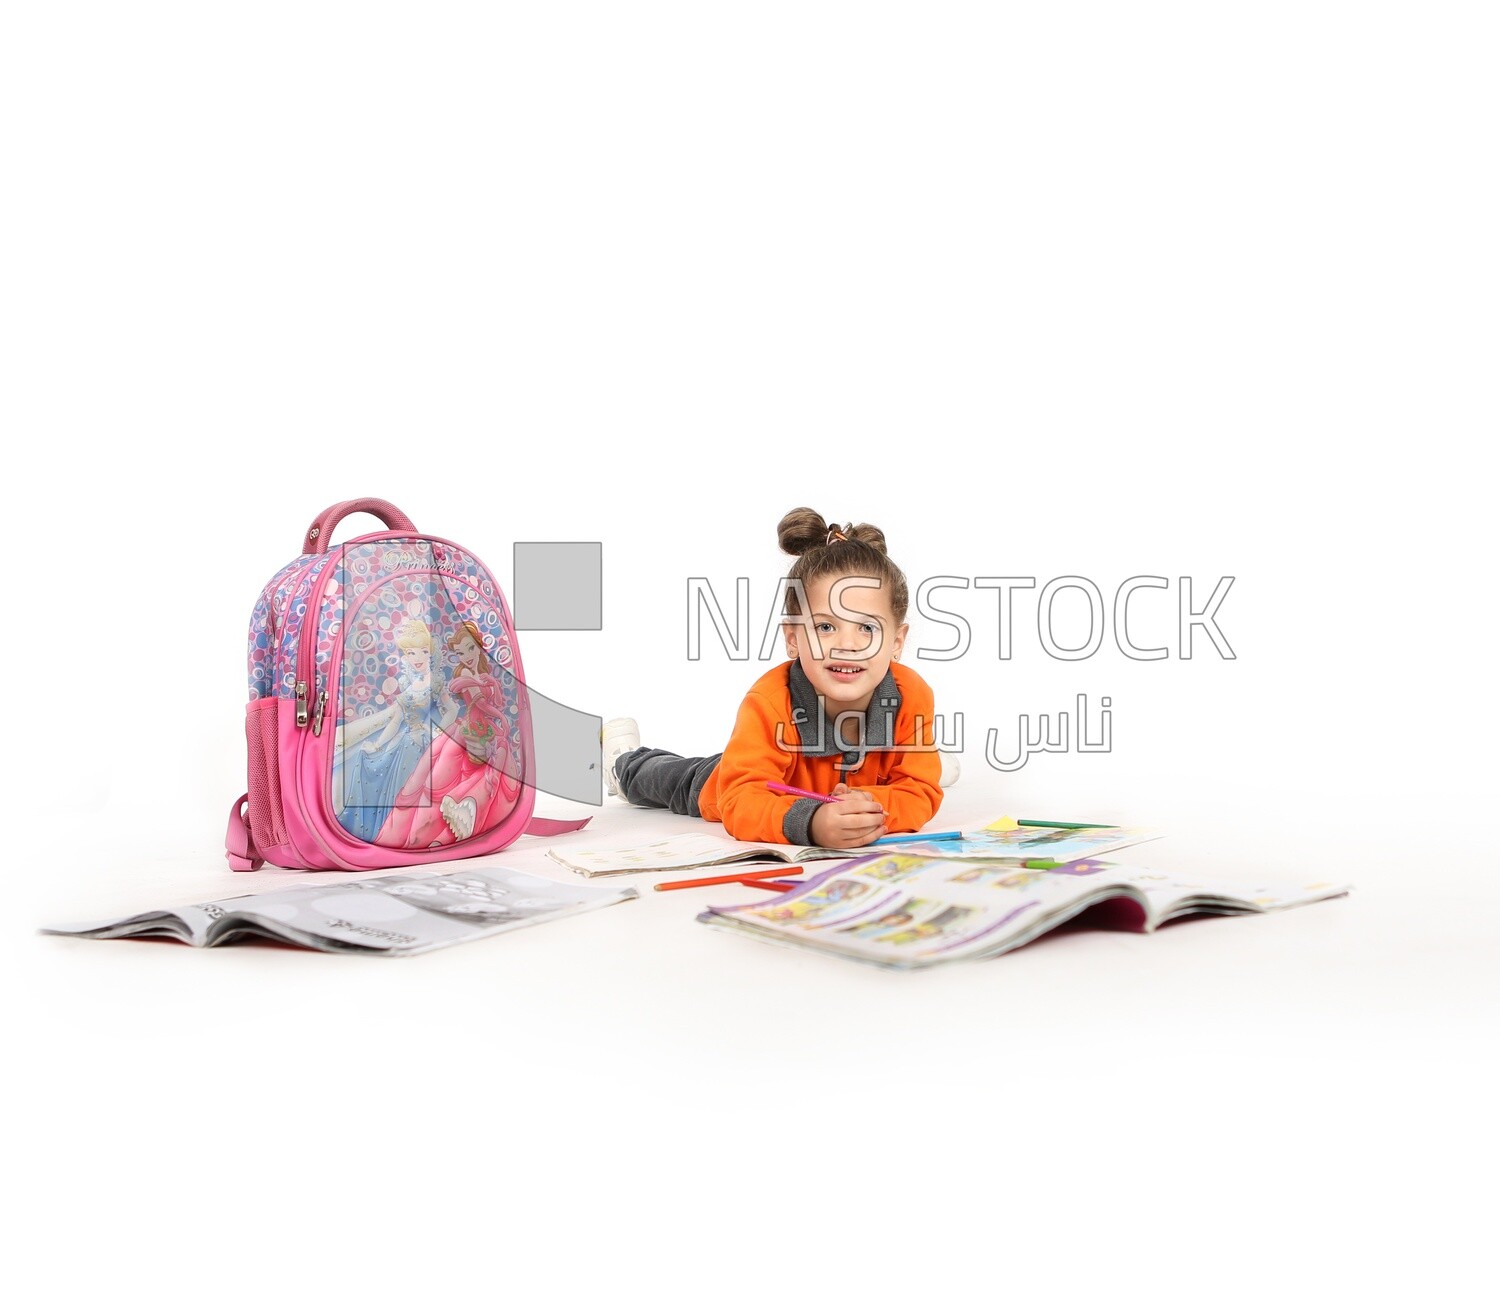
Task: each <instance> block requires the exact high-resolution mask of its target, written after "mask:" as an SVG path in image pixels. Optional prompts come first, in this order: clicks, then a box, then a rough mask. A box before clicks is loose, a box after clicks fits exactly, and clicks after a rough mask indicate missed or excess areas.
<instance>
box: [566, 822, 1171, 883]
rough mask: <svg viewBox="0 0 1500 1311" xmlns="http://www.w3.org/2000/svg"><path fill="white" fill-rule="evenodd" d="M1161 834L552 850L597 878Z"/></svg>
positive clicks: (1060, 856) (1069, 844)
mask: <svg viewBox="0 0 1500 1311" xmlns="http://www.w3.org/2000/svg"><path fill="white" fill-rule="evenodd" d="M1160 836H1161V834H1159V833H1155V832H1152V831H1151V830H1149V829H1143V828H1090V829H1067V828H1016V829H1011V830H1009V831H1006V832H996V831H995V830H993V829H979V830H977V831H975V832H973V833H965V834H964V835H963V837H961V838H959V839H956V840H952V839H950V840H949V841H946V842H931V841H928V840H926V839H924V838H923V837H922V835H921V834H920V833H913V834H911V835H910V837H909V839H907V840H903V841H901V842H884V843H881V845H880V846H879V847H875V848H872V847H851V848H845V849H842V850H839V849H835V848H831V847H793V846H785V845H781V844H779V843H774V842H773V843H751V842H736V841H735V840H734V839H733V838H726V837H725V836H724V834H723V833H722V832H707V833H681V834H677V835H675V836H673V837H670V838H663V839H662V840H661V841H660V842H650V843H646V844H645V845H644V846H638V847H596V846H593V845H591V844H590V843H587V842H585V843H580V844H578V845H572V846H566V847H553V848H551V849H550V850H549V851H548V852H547V854H548V855H549V856H550V857H551V858H552V859H553V860H555V861H556V862H557V863H558V864H559V865H562V866H565V867H566V868H568V869H570V870H572V871H573V872H574V873H576V874H583V875H586V876H587V877H589V878H593V877H595V876H596V875H600V874H641V873H648V872H654V871H656V870H669V869H696V868H698V867H700V866H704V865H728V864H731V863H732V862H734V861H737V860H755V861H768V860H779V861H783V862H785V863H786V864H788V865H801V864H803V863H804V862H805V861H809V860H836V859H838V858H839V857H841V856H842V857H848V856H868V855H870V854H872V852H874V851H881V852H906V853H909V854H912V855H922V856H932V857H935V858H939V859H943V860H956V859H963V860H1002V861H1010V862H1012V863H1014V862H1017V861H1022V860H1028V859H1037V858H1045V859H1050V860H1058V861H1064V860H1077V859H1078V858H1079V857H1081V856H1098V855H1102V854H1103V853H1104V852H1106V851H1117V850H1119V849H1120V848H1121V847H1129V846H1133V845H1135V844H1136V843H1137V842H1149V841H1151V840H1152V839H1153V838H1157V837H1160Z"/></svg>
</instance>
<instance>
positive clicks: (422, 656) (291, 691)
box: [224, 499, 588, 870]
mask: <svg viewBox="0 0 1500 1311" xmlns="http://www.w3.org/2000/svg"><path fill="white" fill-rule="evenodd" d="M359 512H365V513H369V514H373V515H375V516H376V517H377V518H378V519H380V520H381V521H382V522H384V523H385V525H386V527H387V528H389V529H390V531H389V532H381V533H370V534H368V535H367V536H364V537H356V538H354V539H352V540H351V541H347V542H342V543H340V544H339V545H338V546H336V547H335V546H332V545H331V542H332V538H333V532H334V529H335V528H336V527H337V526H338V523H339V521H340V520H341V519H343V518H344V517H345V516H346V515H350V514H355V513H359ZM249 663H250V704H249V706H248V707H247V708H246V712H245V737H246V739H247V742H248V745H249V748H250V770H249V774H250V790H249V792H248V793H246V794H245V795H244V796H242V797H241V798H240V799H239V800H238V801H236V802H235V803H234V808H233V810H232V811H231V812H230V815H229V831H228V833H227V834H226V836H225V839H224V845H225V848H226V854H227V855H228V857H229V865H230V868H231V869H236V870H255V869H259V868H260V867H261V865H262V864H263V863H264V862H266V861H270V862H271V863H272V864H273V865H280V866H281V867H282V868H284V869H350V870H365V869H383V868H386V867H389V866H395V865H417V864H424V863H426V862H428V861H434V860H461V859H464V858H466V857H469V856H484V855H488V854H489V853H490V852H492V851H498V850H499V849H500V848H502V847H504V846H506V845H507V844H509V843H510V842H512V841H514V840H515V839H516V838H517V837H518V836H520V835H521V834H522V833H536V834H543V835H553V834H557V833H566V832H571V831H572V830H574V829H579V828H582V827H583V825H584V824H586V823H588V820H587V819H583V820H546V819H533V818H532V814H531V810H532V804H533V801H534V799H535V789H534V787H533V786H532V780H533V766H534V751H533V745H532V738H531V713H530V707H529V703H528V700H527V692H526V685H525V683H524V682H523V680H522V673H521V653H520V650H519V649H518V647H517V644H516V634H515V629H514V627H513V625H512V623H511V617H510V609H509V607H508V606H507V605H506V604H505V597H504V595H503V594H502V593H501V591H500V588H499V586H498V585H497V584H496V582H495V580H494V578H493V576H492V575H491V574H490V572H489V570H488V569H486V568H485V567H484V565H483V564H481V563H480V562H479V560H478V559H477V558H476V557H475V556H473V555H471V554H470V553H469V552H468V551H466V550H464V549H463V547H461V546H458V545H456V544H455V543H453V542H450V541H446V540H445V539H443V538H441V537H428V536H426V535H423V534H419V533H418V532H417V530H416V528H415V526H414V525H413V524H412V522H411V520H410V519H408V518H407V517H406V516H405V515H404V514H402V513H401V511H400V510H398V509H397V508H396V507H395V506H394V505H392V504H391V503H390V502H389V501H381V500H374V499H364V500H358V501H344V502H343V503H341V504H339V505H333V506H330V507H329V508H328V509H326V510H324V511H323V513H322V514H320V515H319V516H318V517H317V518H316V519H315V520H313V523H312V526H311V527H310V528H309V529H308V530H307V537H306V539H305V540H304V542H303V544H302V554H301V555H299V556H298V557H297V558H296V559H295V560H293V561H292V562H291V563H290V564H289V565H286V566H285V567H284V568H282V569H281V570H279V571H278V572H277V574H276V576H275V577H274V578H272V579H271V581H270V582H269V583H267V584H266V587H265V590H264V591H263V592H262V593H261V594H260V600H259V601H258V602H256V605H255V610H254V612H253V613H252V614H251V616H250V661H249Z"/></svg>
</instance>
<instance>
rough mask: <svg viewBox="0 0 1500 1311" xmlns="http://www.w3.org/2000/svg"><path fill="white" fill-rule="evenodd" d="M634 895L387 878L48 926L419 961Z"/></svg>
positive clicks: (515, 881)
mask: <svg viewBox="0 0 1500 1311" xmlns="http://www.w3.org/2000/svg"><path fill="white" fill-rule="evenodd" d="M636 895H637V894H636V891H635V889H634V888H580V887H575V886H573V885H570V884H567V883H558V882H556V881H555V880H553V879H544V878H539V877H538V876H537V875H535V874H522V873H520V872H519V871H517V870H512V869H450V870H447V871H445V872H444V873H442V874H387V875H384V876H382V877H380V878H373V879H357V880H355V881H354V882H351V883H325V884H319V885H317V886H314V887H308V886H306V885H302V886H294V887H288V888H284V889H278V890H277V891H275V892H257V893H252V894H251V895H249V896H245V897H230V898H227V899H226V900H224V901H204V902H199V903H198V904H197V905H195V906H178V907H177V908H176V909H174V910H153V911H147V912H146V913H145V914H144V915H134V916H131V917H129V918H127V919H117V920H105V921H102V922H98V923H93V922H90V923H85V924H67V925H59V926H57V927H55V928H49V929H44V930H43V932H44V933H60V934H66V935H69V936H73V937H83V938H148V937H149V938H175V939H176V940H177V941H178V942H186V943H188V944H190V945H191V946H194V947H218V946H222V945H223V944H225V943H227V942H234V941H236V940H237V939H240V938H244V937H247V936H256V937H262V938H272V939H275V940H276V941H278V942H286V943H291V944H293V945H295V946H298V947H311V948H313V949H314V950H316V951H338V952H357V953H361V954H364V955H370V956H412V955H415V954H416V953H417V952H421V951H432V950H434V949H436V948H438V947H448V946H452V945H453V944H454V943H456V942H469V941H471V940H472V939H474V938H487V937H489V936H490V935H491V934H495V933H506V932H508V931H509V930H511V929H523V928H526V927H527V926H528V925H531V924H542V923H544V922H546V921H547V920H555V919H560V918H561V917H562V916H564V915H576V914H578V913H579V912H580V911H585V910H596V909H598V908H599V907H601V906H612V905H614V904H615V903H616V902H618V901H627V900H629V899H630V898H631V897H634V896H636Z"/></svg>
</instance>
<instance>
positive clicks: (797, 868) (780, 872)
mask: <svg viewBox="0 0 1500 1311" xmlns="http://www.w3.org/2000/svg"><path fill="white" fill-rule="evenodd" d="M800 873H802V866H801V865H783V866H781V868H780V869H742V870H741V871H740V872H739V873H738V874H716V875H714V876H713V877H712V878H705V879H678V880H677V881H676V882H675V883H658V884H656V885H655V886H656V891H658V892H676V891H677V890H678V889H679V888H711V887H714V886H715V885H717V884H720V883H743V882H744V881H745V880H746V879H753V878H756V877H759V876H761V875H767V876H770V877H772V878H782V877H784V876H786V875H788V874H800Z"/></svg>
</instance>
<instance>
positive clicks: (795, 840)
mask: <svg viewBox="0 0 1500 1311" xmlns="http://www.w3.org/2000/svg"><path fill="white" fill-rule="evenodd" d="M822 804H823V803H822V802H821V801H814V800H813V799H812V798H811V797H802V798H800V799H799V800H797V801H794V802H792V805H791V809H789V810H788V811H787V812H786V814H785V815H784V816H783V817H782V820H781V831H782V833H783V834H785V835H786V840H787V841H788V842H790V843H791V844H792V845H793V846H794V847H810V846H812V822H813V816H814V815H816V814H817V813H818V807H819V806H821V805H822Z"/></svg>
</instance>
